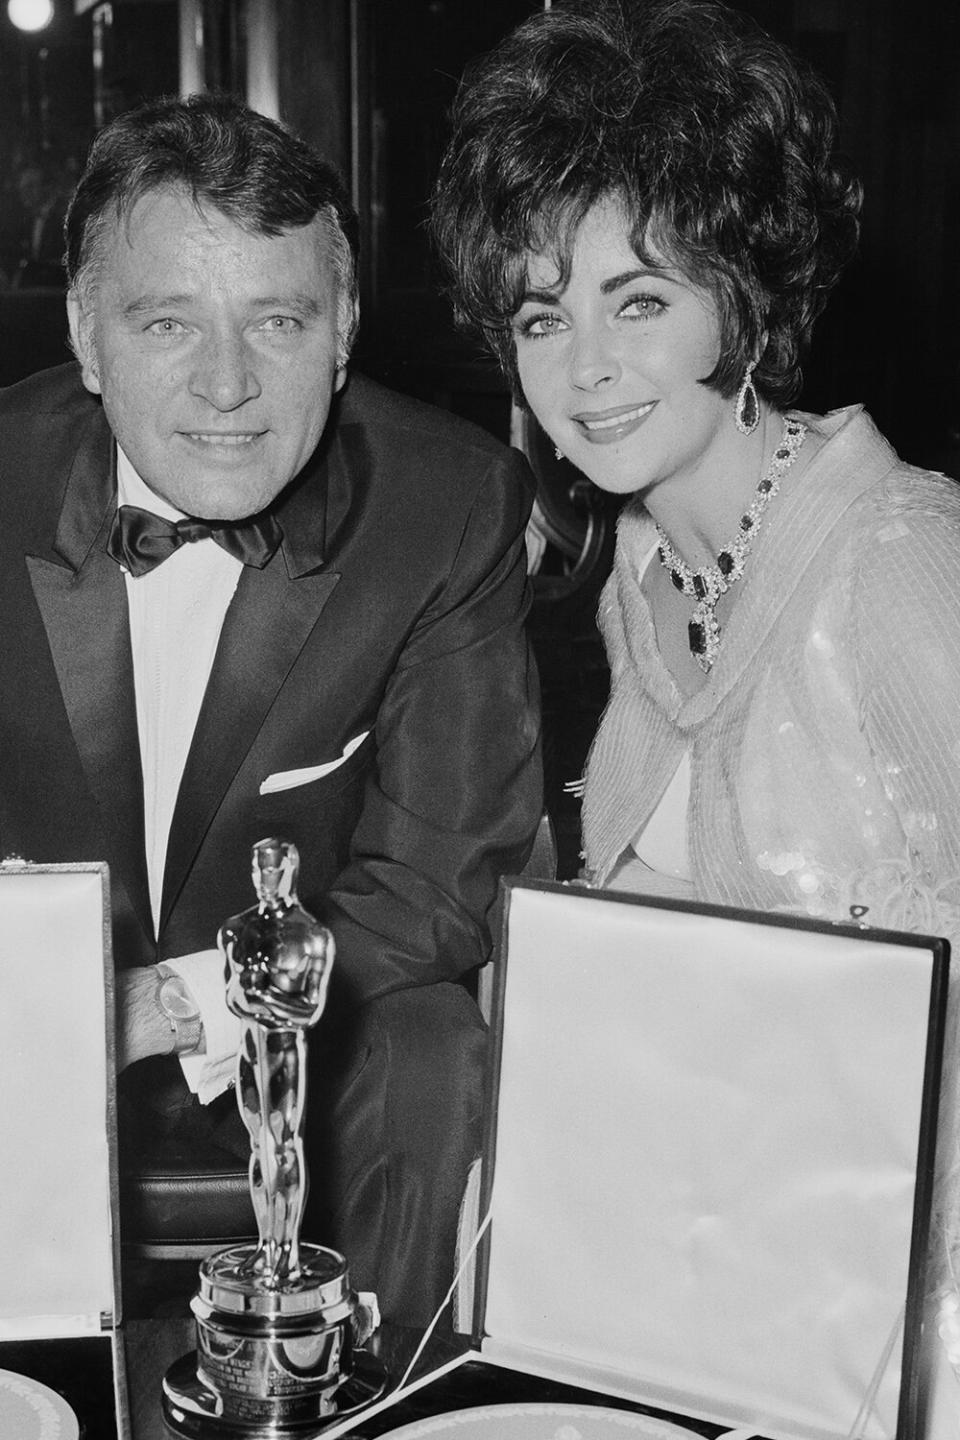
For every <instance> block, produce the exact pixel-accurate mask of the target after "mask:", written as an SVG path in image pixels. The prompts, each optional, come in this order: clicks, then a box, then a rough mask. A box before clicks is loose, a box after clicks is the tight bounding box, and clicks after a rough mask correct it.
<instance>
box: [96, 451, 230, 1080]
mask: <svg viewBox="0 0 960 1440" xmlns="http://www.w3.org/2000/svg"><path fill="white" fill-rule="evenodd" d="M117 488H118V495H117V503H118V505H138V506H140V507H141V508H142V509H144V510H151V511H152V512H153V513H154V514H155V515H160V516H162V517H163V518H164V519H168V520H180V519H182V518H183V516H182V513H181V512H180V511H178V510H175V509H174V508H173V507H172V506H171V505H168V504H167V502H166V501H165V500H162V499H161V498H160V496H159V495H155V494H154V492H153V491H152V490H150V489H149V487H148V486H147V485H146V484H145V483H144V481H143V480H141V478H140V476H139V475H138V474H137V472H136V471H135V470H134V468H133V466H132V465H131V463H130V461H129V460H128V459H127V457H126V456H125V455H124V453H123V451H122V450H120V449H119V447H118V450H117ZM242 569H243V565H242V562H241V561H239V560H236V559H234V557H233V556H232V555H228V554H227V552H226V551H225V550H224V549H222V547H221V546H219V545H217V544H216V542H215V541H213V540H197V541H191V542H190V543H189V544H186V545H181V546H180V548H179V550H176V551H174V553H173V554H172V555H171V556H170V557H169V559H167V560H164V561H163V563H162V564H161V565H158V566H157V567H156V568H155V569H153V570H151V571H150V572H149V573H148V574H146V575H141V576H139V577H134V576H133V575H130V574H126V585H127V604H128V607H129V616H130V644H131V648H132V651H133V677H134V687H135V690H136V702H137V728H138V731H139V735H140V763H141V767H142V769H143V822H144V840H145V844H146V855H147V875H148V879H149V885H150V902H151V906H152V909H153V924H154V931H156V929H157V926H158V925H159V920H160V898H161V892H162V887H163V871H164V865H165V863H166V856H167V839H168V837H169V833H170V822H171V819H172V817H173V810H174V806H175V804H176V799H177V792H178V790H179V788H180V780H181V777H182V775H183V769H184V766H185V764H186V759H187V753H188V751H189V749H190V742H191V740H192V739H193V732H194V730H195V728H196V723H197V717H198V715H199V713H200V706H201V703H202V701H203V696H204V691H205V690H206V687H207V682H208V680H209V678H210V671H211V668H212V666H213V659H214V655H215V654H216V650H217V645H218V643H219V640H220V631H221V629H222V628H223V620H224V616H225V615H226V613H227V607H228V606H229V604H230V601H231V599H232V597H233V593H234V591H235V590H236V588H237V581H238V580H239V578H240V572H241V570H242ZM211 938H214V937H211ZM166 964H167V965H169V966H170V968H171V969H173V970H176V971H177V973H178V974H180V975H182V976H183V979H184V980H185V982H186V983H187V985H188V986H189V988H190V991H191V993H192V994H193V996H194V998H195V1000H196V1001H197V1004H198V1005H199V1007H200V1014H201V1018H202V1020H203V1028H204V1034H205V1037H206V1054H204V1055H182V1056H181V1057H180V1063H181V1065H182V1067H183V1073H184V1077H185V1079H186V1081H187V1084H188V1085H189V1086H190V1089H191V1090H192V1091H194V1092H195V1093H196V1094H198V1095H199V1098H200V1100H201V1101H202V1102H204V1103H207V1102H208V1101H210V1100H212V1099H213V1098H214V1096H215V1095H218V1094H220V1092H221V1091H222V1090H224V1089H225V1088H226V1086H227V1084H228V1083H229V1081H230V1079H231V1078H232V1075H233V1065H234V1060H235V1056H236V1051H237V1045H238V1043H239V1027H240V1022H239V1021H238V1020H237V1019H236V1017H235V1016H233V1015H232V1014H231V1013H230V1011H229V1010H228V1009H227V1006H226V1001H225V999H224V980H223V959H222V957H221V955H220V953H219V951H218V950H216V949H210V950H202V951H198V952H196V953H195V954H193V955H184V956H178V957H177V958H176V959H172V960H168V961H166Z"/></svg>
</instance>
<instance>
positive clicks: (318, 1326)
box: [163, 839, 385, 1440]
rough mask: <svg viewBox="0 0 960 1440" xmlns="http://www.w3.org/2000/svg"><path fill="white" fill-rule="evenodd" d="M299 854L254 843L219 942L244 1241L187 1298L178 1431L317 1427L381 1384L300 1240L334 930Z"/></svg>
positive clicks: (273, 1433)
mask: <svg viewBox="0 0 960 1440" xmlns="http://www.w3.org/2000/svg"><path fill="white" fill-rule="evenodd" d="M298 864H299V857H298V854H297V850H296V847H295V846H294V845H291V844H289V843H287V842H285V841H282V840H276V839H269V840H261V841H259V842H258V843H257V844H256V845H254V847H253V883H254V887H255V889H256V892H257V897H258V899H257V904H256V905H254V906H252V907H251V908H250V909H249V910H245V911H244V912H243V913H242V914H241V915H237V916H234V918H233V919H231V920H228V921H227V922H226V923H225V924H224V925H223V926H222V927H221V929H220V934H219V936H218V944H219V946H220V949H221V951H222V953H223V956H224V961H225V970H226V982H227V1004H228V1005H229V1007H230V1009H231V1010H232V1011H233V1013H234V1014H235V1015H237V1016H239V1018H240V1020H241V1021H242V1022H243V1025H242V1038H241V1044H240V1051H239V1055H238V1060H237V1103H238V1105H239V1107H240V1114H241V1116H242V1118H243V1122H244V1124H245V1126H246V1128H247V1130H248V1132H249V1135H250V1195H251V1199H252V1201H253V1209H254V1214H255V1216H256V1221H257V1230H258V1236H259V1238H258V1241H257V1243H256V1244H253V1243H251V1244H246V1245H235V1246H231V1247H230V1248H229V1249H226V1250H221V1251H219V1252H218V1253H217V1254H215V1255H212V1256H210V1257H209V1258H208V1259H206V1260H204V1261H203V1263H202V1265H201V1266H200V1289H199V1292H198V1293H197V1295H195V1296H194V1299H193V1300H192V1302H191V1309H192V1310H193V1313H194V1316H195V1317H196V1333H197V1348H196V1352H195V1353H193V1354H190V1355H186V1356H184V1357H183V1358H182V1359H181V1360H179V1361H178V1362H177V1363H176V1364H175V1365H173V1366H171V1368H170V1370H169V1371H168V1372H167V1375H166V1377H165V1379H164V1382H163V1413H164V1419H165V1420H166V1423H167V1425H168V1426H169V1427H170V1429H172V1430H173V1431H174V1432H175V1433H176V1434H178V1435H187V1436H200V1437H202V1436H217V1437H221V1436H222V1437H229V1440H233V1437H245V1440H280V1437H287V1436H300V1437H304V1436H307V1435H310V1434H317V1433H318V1432H320V1431H322V1429H323V1428H324V1426H325V1425H330V1424H332V1423H333V1422H334V1421H335V1420H339V1419H342V1418H343V1417H344V1416H345V1415H349V1414H350V1413H351V1412H352V1411H354V1410H358V1409H360V1408H362V1407H363V1406H364V1405H366V1404H369V1403H370V1402H371V1401H372V1400H374V1399H376V1397H377V1396H378V1395H379V1394H380V1393H381V1392H382V1390H383V1388H384V1385H385V1376H384V1373H383V1371H382V1369H381V1368H380V1366H379V1365H378V1363H377V1362H376V1361H375V1360H374V1359H373V1358H372V1357H370V1356H368V1355H366V1354H364V1353H363V1352H362V1351H361V1350H360V1349H359V1348H358V1347H359V1346H360V1345H361V1344H362V1343H363V1341H364V1339H366V1338H367V1331H368V1329H369V1324H370V1321H369V1315H368V1314H367V1312H366V1311H365V1310H364V1308H363V1307H362V1306H361V1305H360V1304H359V1302H358V1298H357V1295H356V1293H355V1292H354V1291H353V1290H351V1288H350V1280H349V1276H348V1272H347V1264H346V1261H345V1259H344V1257H343V1256H342V1255H340V1254H338V1253H337V1251H335V1250H330V1249H327V1248H325V1247H324V1246H320V1245H313V1244H307V1243H305V1242H303V1241H301V1239H300V1224H301V1220H302V1218H303V1210H304V1205H305V1202H306V1189H307V1176H306V1170H305V1165H304V1153H303V1119H304V1103H305V1097H306V1058H307V1042H306V1032H307V1030H308V1029H309V1028H310V1027H311V1026H313V1025H315V1024H316V1023H317V1021H318V1020H319V1019H320V1016H321V1014H322V1012H323V1007H324V1003H325V1000H326V993H327V986H328V984H329V980H330V970H331V967H332V964H333V954H334V947H333V937H332V935H331V934H330V932H329V930H327V929H325V927H324V926H322V925H320V924H319V923H318V922H317V921H316V920H315V919H314V918H313V916H312V915H310V914H309V913H308V912H307V911H306V910H305V909H304V908H303V907H302V906H301V905H300V903H299V901H298V899H297V893H296V882H297V868H298Z"/></svg>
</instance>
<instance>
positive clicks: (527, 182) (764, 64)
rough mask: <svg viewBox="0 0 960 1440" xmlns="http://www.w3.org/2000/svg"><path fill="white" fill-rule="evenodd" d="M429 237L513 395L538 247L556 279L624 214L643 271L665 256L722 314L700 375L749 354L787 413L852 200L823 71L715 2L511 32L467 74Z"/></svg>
mask: <svg viewBox="0 0 960 1440" xmlns="http://www.w3.org/2000/svg"><path fill="white" fill-rule="evenodd" d="M452 121H453V133H452V136H451V139H450V142H449V145H448V147H447V151H446V154H445V156H444V159H443V163H442V166H441V170H440V175H439V178H438V181H437V186H436V191H435V194H434V200H433V214H432V229H433V236H434V241H435V245H436V247H437V250H438V252H439V255H440V257H441V260H442V262H443V264H444V266H445V269H446V271H447V275H448V280H449V289H450V293H451V294H452V296H453V300H454V305H455V309H456V313H457V318H458V321H459V322H460V323H461V324H462V325H463V326H465V327H466V328H468V329H470V330H472V331H473V332H475V333H479V334H480V335H481V336H482V337H483V338H484V339H485V340H486V342H487V344H488V345H489V346H490V347H491V348H492V349H493V351H494V352H495V353H496V355H497V357H498V359H499V360H500V363H501V364H502V366H503V368H504V370H505V372H506V374H507V375H508V377H509V378H510V380H511V383H512V384H513V387H514V390H515V391H516V392H517V393H518V394H519V382H518V379H517V368H516V353H515V345H514V339H513V334H512V329H511V323H510V322H511V317H512V316H513V315H514V314H515V313H516V311H517V310H518V308H519V305H520V301H521V297H522V295H523V293H524V290H525V289H526V269H527V261H528V257H529V255H530V253H531V252H537V253H542V252H544V251H546V252H549V253H552V255H553V256H554V258H555V260H556V263H557V266H558V269H559V272H560V277H561V284H563V283H565V282H566V279H567V278H568V277H569V272H570V256H571V250H572V244H573V237H574V234H575V231H576V228H577V226H578V225H579V224H580V222H581V220H582V219H583V217H584V216H585V214H586V213H587V211H588V210H589V209H590V208H591V207H592V206H593V205H594V204H596V203H597V201H599V200H602V199H606V198H610V197H616V198H618V199H619V200H620V202H621V203H622V204H623V206H624V210H625V213H626V215H627V216H628V223H629V225H630V238H631V243H632V245H633V248H634V250H635V251H636V253H637V256H638V258H640V259H641V260H642V261H643V263H645V264H650V263H656V256H655V255H652V254H651V253H649V251H648V244H649V243H652V244H653V245H654V246H655V247H656V249H657V251H659V252H660V254H661V255H662V256H663V257H664V258H665V259H666V260H667V261H668V262H669V263H670V264H672V265H674V266H676V267H677V268H678V269H680V270H681V271H682V273H683V274H685V275H686V276H687V277H688V279H690V280H691V281H692V282H693V283H695V284H697V285H700V286H702V287H704V288H705V289H707V290H708V291H709V292H710V293H711V294H712V295H713V297H714V300H715V303H716V305H717V309H718V314H719V320H720V327H721V352H720V358H719V360H718V362H717V365H716V367H715V368H714V370H713V372H712V374H711V375H709V376H707V377H706V379H705V381H704V383H705V384H707V385H710V386H711V387H713V388H714V389H716V390H718V391H719V392H720V393H721V394H722V395H733V394H734V393H735V392H736V390H737V389H738V387H739V385H740V383H741V381H742V379H743V373H744V369H745V367H746V365H747V363H748V362H749V361H750V360H752V359H755V358H756V357H757V356H758V355H759V356H760V359H759V363H758V365H757V369H756V371H755V373H754V380H755V383H756V386H757V389H758V390H759V391H760V393H761V395H763V396H764V397H765V399H767V400H768V401H769V402H770V403H771V404H773V405H774V406H775V407H777V408H782V407H783V406H785V405H786V404H788V403H789V401H790V400H792V399H793V398H794V396H795V395H796V394H797V392H798V390H799V388H800V380H801V374H800V356H801V352H802V351H803V349H804V347H805V346H806V344H807V342H808V340H809V338H810V332H811V329H812V327H813V323H814V321H815V320H816V318H817V316H818V315H819V313H820V311H821V310H822V308H823V306H824V304H825V303H826V299H827V296H828V295H829V293H830V290H831V289H832V288H833V286H834V284H835V283H836V281H837V279H838V277H839V275H840V271H841V269H842V268H843V266H844V265H845V264H846V262H847V261H848V260H849V259H850V257H851V255H852V254H853V251H854V249H855V248H856V243H857V237H858V230H859V220H858V217H859V211H860V202H861V189H860V185H859V182H858V181H856V180H855V179H854V178H852V176H851V175H850V174H849V173H848V172H847V170H846V168H845V167H844V165H843V164H842V163H841V162H840V160H839V159H838V157H837V155H836V153H835V146H836V135H837V121H836V112H835V109H834V106H833V102H832V101H831V99H830V97H829V95H828V93H827V91H826V89H825V88H824V86H823V85H822V83H821V82H820V80H819V79H818V78H817V77H816V75H814V73H813V72H812V71H811V70H810V69H809V68H808V67H807V66H806V64H805V63H804V62H803V61H801V60H800V59H799V58H798V57H797V56H795V55H793V54H792V53H791V52H790V51H789V50H787V49H785V48H784V47H783V46H782V45H780V44H779V43H778V42H776V41H774V40H772V39H771V38H770V37H769V36H768V35H766V34H765V33H764V32H763V31H762V30H760V29H759V28H758V27H757V26H756V25H754V24H753V22H752V21H751V20H749V19H748V18H747V17H746V16H745V15H742V14H740V13H738V12H736V11H733V10H730V9H728V8H727V7H726V6H724V5H721V4H716V3H712V0H570V3H567V4H560V5H559V6H555V8H553V9H551V10H548V11H545V12H544V13H542V14H538V15H536V16H534V17H533V18H531V19H530V20H528V21H526V22H525V23H524V24H522V25H521V26H520V27H519V28H518V29H517V30H515V31H514V32H513V34H511V35H510V36H508V37H507V39H505V40H504V41H503V42H502V43H501V44H500V45H499V46H498V47H497V48H496V49H495V50H493V51H492V52H491V53H490V54H489V55H487V56H485V57H484V58H483V59H481V60H480V61H479V62H477V63H476V64H475V65H474V66H473V67H471V69H470V70H468V72H467V74H466V75H465V77H464V79H463V81H462V83H461V86H460V90H459V92H458V95H457V99H456V102H455V105H454V109H453V116H452Z"/></svg>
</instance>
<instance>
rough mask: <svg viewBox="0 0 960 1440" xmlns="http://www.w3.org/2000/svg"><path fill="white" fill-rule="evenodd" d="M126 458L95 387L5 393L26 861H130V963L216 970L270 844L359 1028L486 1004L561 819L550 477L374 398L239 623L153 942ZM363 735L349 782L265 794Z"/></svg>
mask: <svg viewBox="0 0 960 1440" xmlns="http://www.w3.org/2000/svg"><path fill="white" fill-rule="evenodd" d="M114 448H115V447H114V445H113V442H112V437H111V434H110V431H109V429H108V427H107V424H106V422H105V419H104V415H103V411H102V409H101V406H100V404H99V401H98V400H96V399H95V398H94V397H92V396H90V395H89V394H87V392H86V391H85V390H84V389H83V388H82V386H81V384H80V381H79V373H78V370H77V367H76V366H74V365H66V366H64V367H62V368H60V369H57V370H52V371H47V372H45V373H43V374H41V375H37V376H33V377H31V378H30V379H28V380H26V381H24V382H22V383H21V384H19V385H16V386H14V387H11V388H10V389H8V390H5V391H2V392H0V615H2V625H3V637H4V638H3V644H2V646H0V854H8V853H17V854H20V855H22V856H23V857H25V858H27V859H30V860H34V861H38V862H39V861H46V862H52V861H69V860H90V859H97V860H99V859H105V860H107V861H108V862H109V865H110V873H111V885H112V896H113V910H114V948H115V955H116V963H117V964H118V965H119V966H126V965H142V964H146V963H150V962H151V961H153V960H155V959H162V958H164V957H165V956H174V955H179V954H184V953H187V952H190V951H193V950H198V949H203V948H206V947H209V946H212V945H213V944H215V942H216V936H217V930H218V928H219V926H220V925H221V923H222V922H223V921H224V920H225V919H226V918H227V917H229V916H231V915H233V914H235V913H237V912H238V911H240V910H243V909H245V908H246V907H247V906H249V905H250V904H252V903H253V901H254V896H253V891H252V889H251V886H250V878H249V877H250V846H251V844H252V843H253V842H254V841H256V840H258V839H260V838H261V837H263V836H265V835H270V834H273V835H279V836H280V837H282V838H285V839H289V840H292V841H294V842H295V843H296V844H297V846H298V847H299V849H300V855H301V882H300V895H301V899H302V900H303V902H304V903H305V904H306V905H307V906H308V907H309V908H311V909H313V910H314V911H315V912H318V913H319V914H321V915H322V916H324V917H325V918H326V919H327V920H328V921H329V923H330V924H331V926H332V928H333V930H334V933H335V936H336V940H337V964H336V966H335V978H336V985H337V993H338V994H339V996H340V999H341V1001H345V1002H350V1001H354V1002H357V1001H363V1000H367V999H370V998H371V997H374V996H377V995H382V994H385V993H386V992H389V991H393V990H400V989H403V988H405V987H410V986H417V985H423V984H431V983H434V982H436V981H442V980H451V979H456V978H459V977H461V976H462V975H463V974H464V973H465V972H466V971H468V970H469V969H470V968H471V967H474V966H476V965H477V964H479V963H480V962H482V961H483V960H484V958H485V957H486V955H487V952H488V944H489V937H488V925H487V921H488V915H489V912H490V909H491V906H492V904H493V902H494V899H495V890H496V882H497V877H498V875H499V873H500V872H501V871H504V870H506V871H509V870H514V869H517V868H519V867H520V866H521V865H522V863H523V861H524V859H525V856H526V854H527V851H528V848H529V844H530V840H531V836H532V834H533V831H534V828H535V825H536V821H537V817H538V815H539V812H540V806H541V788H540V787H541V782H540V769H539V739H538V737H539V728H538V710H537V689H536V680H535V676H534V673H533V667H532V664H531V661H530V657H529V654H528V647H527V642H526V639H525V636H524V629H523V618H524V612H525V607H526V603H527V600H526V597H527V585H526V568H525V553H524V543H523V532H524V525H525V522H526V519H527V515H528V511H529V507H530V503H531V497H532V482H531V478H530V475H529V471H528V470H527V468H526V466H525V463H524V462H523V460H522V459H521V457H520V456H519V455H517V454H516V452H513V451H508V450H507V449H505V448H504V447H503V446H501V445H499V444H498V443H497V442H496V441H495V440H493V439H492V438H491V437H489V436H487V435H486V434H484V433H483V432H482V431H479V430H477V429H475V428H474V427H472V426H469V425H466V424H465V423H463V422H461V421H458V420H456V419H454V418H453V417H451V416H448V415H446V414H444V413H442V412H439V411H434V410H432V409H430V408H429V407H426V406H422V405H418V404H416V403H414V402H412V401H408V400H405V399H402V398H401V397H399V396H397V395H394V394H391V393H390V392H388V391H386V390H384V389H382V388H380V387H379V386H376V385H374V384H373V383H371V382H370V381H367V380H365V379H363V378H362V377H360V376H354V377H352V379H351V380H350V383H349V385H348V386H347V388H346V391H345V393H344V394H343V395H342V396H341V397H338V398H337V399H336V400H335V402H334V408H333V409H332V411H331V415H330V420H329V422H328V425H327V428H326V432H325V435H324V437H323V440H322V441H321V445H320V447H319V449H318V451H317V453H316V455H315V456H314V457H313V459H312V460H311V462H310V463H309V464H308V466H307V467H306V468H305V470H304V471H303V472H302V473H301V475H300V476H299V477H298V478H297V480H296V481H295V482H294V483H293V484H292V485H291V486H290V487H289V488H288V490H287V491H286V492H284V494H283V496H281V497H280V499H279V501H278V502H276V505H275V513H276V514H277V516H278V519H279V521H280V524H281V526H282V529H283V542H282V544H281V546H280V548H279V550H278V551H277V553H276V554H275V555H274V557H273V558H272V560H271V561H270V562H269V563H268V564H267V565H266V566H265V568H264V569H263V570H256V569H251V568H246V569H245V570H244V571H243V573H242V575H241V578H240V581H239V584H238V587H237V591H236V593H235V595H234V598H233V600H232V602H231V605H230V608H229V611H228V613H227V616H226V620H225V623H224V627H223V632H222V635H221V640H220V645H219V649H218V652H217V655H216V659H215V663H214V666H213V672H212V674H211V676H210V681H209V685H208V688H207V691H206V695H205V698H204V701H203V706H202V710H201V713H200V716H199V720H198V723H197V727H196V731H195V734H194V739H193V745H192V748H191V750H190V754H189V757H188V759H187V763H186V768H185V772H184V775H183V780H182V784H181V786H180V791H179V797H178V800H177V805H176V810H175V813H174V816H173V822H172V827H171V831H170V839H169V848H168V854H167V863H166V873H165V877H164V885H163V902H162V914H161V916H160V923H159V933H158V934H156V935H155V934H154V927H153V922H152V918H151V913H150V904H149V897H148V889H147V876H146V864H145V858H144V840H143V805H142V782H141V773H140V760H139V747H138V742H137V727H136V710H135V701H134V692H133V675H132V661H131V653H130V644H129V635H128V621H127V604H126V592H125V580H124V577H123V575H122V573H121V571H120V569H119V567H118V566H117V565H116V564H115V563H114V561H113V560H111V559H110V558H109V557H108V556H107V554H106V553H105V549H104V546H105V542H106V538H107V533H108V529H109V526H110V523H111V519H112V516H113V513H114V509H115V505H116V482H115V462H114ZM189 643H190V636H189V635H184V636H183V644H184V645H185V646H186V645H189ZM363 732H369V735H368V738H367V739H366V740H365V741H364V742H363V743H362V744H361V745H360V746H359V748H358V749H357V750H356V752H355V753H354V754H353V755H352V756H351V757H350V759H349V760H348V761H347V762H346V763H345V764H342V765H340V766H338V767H337V768H335V769H333V770H332V771H331V772H330V773H329V774H328V775H326V776H325V777H324V778H321V779H319V780H316V781H314V782H313V783H310V784H305V785H301V786H297V787H295V788H293V789H288V790H284V791H281V792H279V793H276V794H261V793H260V787H261V784H262V782H263V781H264V780H265V779H266V778H267V777H268V776H270V775H273V774H275V773H277V772H280V771H290V770H295V769H299V768H303V767H311V766H317V765H320V764H322V763H324V762H328V761H331V760H334V759H336V758H337V757H338V756H340V755H341V754H342V753H343V751H344V748H345V746H346V745H347V743H348V742H349V741H350V740H352V739H354V738H355V737H356V736H358V735H360V734H362V733H363Z"/></svg>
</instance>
